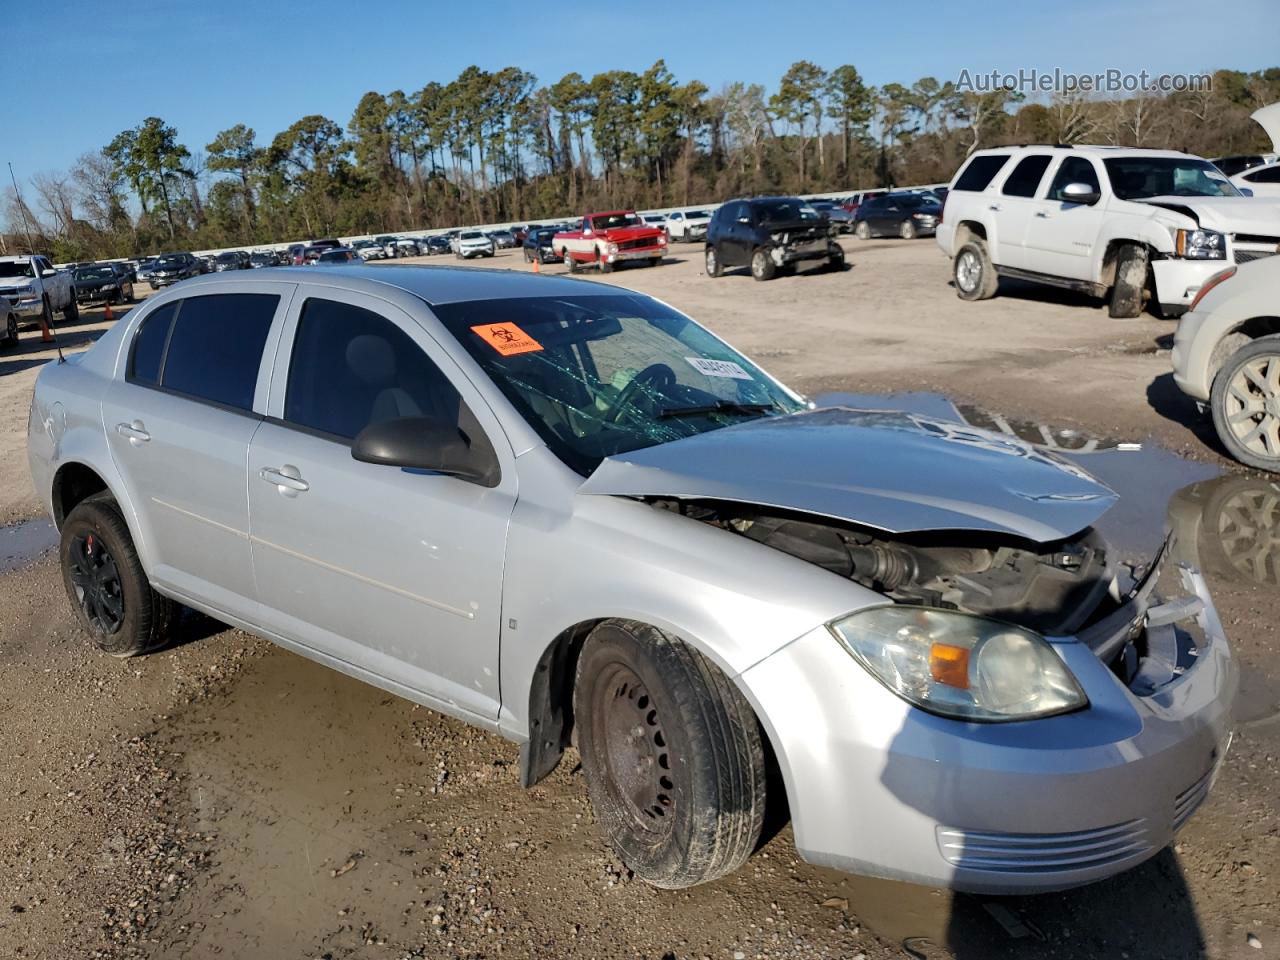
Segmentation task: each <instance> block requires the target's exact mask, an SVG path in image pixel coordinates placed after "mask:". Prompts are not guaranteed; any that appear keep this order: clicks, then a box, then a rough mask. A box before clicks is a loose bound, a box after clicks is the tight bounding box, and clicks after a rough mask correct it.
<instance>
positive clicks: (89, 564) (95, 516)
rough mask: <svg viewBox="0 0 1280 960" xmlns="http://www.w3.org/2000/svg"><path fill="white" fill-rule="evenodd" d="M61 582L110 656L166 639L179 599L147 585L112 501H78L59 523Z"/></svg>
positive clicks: (87, 628) (84, 623)
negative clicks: (60, 524)
mask: <svg viewBox="0 0 1280 960" xmlns="http://www.w3.org/2000/svg"><path fill="white" fill-rule="evenodd" d="M58 557H59V559H60V561H61V564H62V582H63V585H64V586H65V587H66V590H67V597H68V599H69V600H70V601H71V606H72V609H74V610H75V612H76V616H77V619H78V620H79V621H80V626H81V628H82V629H84V630H85V631H86V632H87V633H88V634H89V636H90V637H91V638H92V639H93V642H94V643H95V644H97V646H98V648H99V649H100V650H102V651H103V652H104V653H109V654H111V656H113V657H132V656H137V655H138V654H140V653H146V652H147V651H148V650H154V649H156V648H157V647H161V646H163V645H164V644H165V643H166V642H167V641H168V639H169V630H170V627H171V625H172V623H173V619H174V614H175V612H176V610H177V604H176V603H174V602H173V601H172V600H170V599H169V598H168V597H162V596H161V595H160V594H158V593H156V592H155V590H153V589H152V588H151V582H150V581H149V580H148V579H147V575H146V574H145V573H144V572H143V570H142V562H141V561H140V560H139V559H138V553H137V550H135V549H134V546H133V537H131V536H130V535H129V528H128V527H127V526H126V525H125V522H124V518H123V517H122V516H121V515H120V511H119V508H118V507H117V506H116V504H115V501H113V500H110V499H107V498H92V499H89V500H85V501H84V502H83V503H80V504H79V505H78V506H76V507H75V509H73V510H72V511H71V513H69V514H68V515H67V519H66V520H65V521H64V523H63V525H62V537H61V542H60V544H59V547H58Z"/></svg>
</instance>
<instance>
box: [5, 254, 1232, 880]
mask: <svg viewBox="0 0 1280 960" xmlns="http://www.w3.org/2000/svg"><path fill="white" fill-rule="evenodd" d="M299 273H301V274H302V275H301V276H298V275H296V274H292V273H290V274H289V275H288V276H282V275H279V274H273V273H272V272H270V271H262V272H258V271H254V272H236V273H234V274H225V275H221V276H208V277H203V278H200V279H196V280H192V281H189V282H186V283H183V284H181V285H180V286H178V287H176V288H174V289H172V290H169V291H166V292H165V293H163V294H161V295H159V296H155V297H152V298H150V299H149V300H148V301H147V303H146V304H145V305H144V306H142V307H140V308H138V309H136V310H134V311H131V312H130V313H129V315H128V316H127V317H126V318H125V319H123V320H122V321H120V322H119V323H117V324H116V325H115V326H113V327H112V328H111V329H110V330H108V331H106V332H105V333H104V334H103V336H102V337H101V339H99V340H98V341H97V342H96V343H95V344H94V345H93V346H92V347H91V348H90V349H89V350H88V352H86V353H85V354H84V355H83V356H82V357H80V358H77V359H76V360H75V362H67V363H56V364H52V363H51V364H49V365H47V366H46V367H45V368H44V369H43V370H42V372H41V374H40V377H39V379H38V382H37V384H36V390H35V397H34V406H33V410H32V415H31V418H30V432H29V438H28V448H29V454H30V463H31V469H32V474H33V477H34V480H35V486H36V489H37V490H38V491H39V492H40V494H41V496H42V497H43V498H44V500H45V503H46V505H47V507H48V509H49V511H50V513H51V514H52V516H53V517H54V519H55V521H56V523H57V525H58V528H59V530H60V531H61V545H60V548H59V549H60V559H61V567H62V575H63V580H64V586H65V588H66V592H67V595H68V597H69V599H70V602H71V604H72V605H73V606H74V608H75V610H76V611H77V613H78V616H79V618H80V623H81V625H82V626H83V629H84V631H85V632H86V634H87V635H88V637H90V638H92V640H93V641H95V642H96V644H97V645H98V646H99V647H100V648H102V649H103V650H105V651H106V652H107V653H110V654H113V655H116V656H130V655H136V654H144V653H146V652H147V651H149V650H152V649H155V648H156V647H158V646H160V645H162V644H163V643H164V642H165V641H166V637H167V628H168V625H169V623H170V622H171V620H172V613H173V611H174V608H175V604H185V605H187V606H190V607H194V608H196V609H198V610H201V611H204V612H205V613H207V614H210V615H212V616H214V617H216V618H218V619H221V620H223V621H225V622H227V623H231V624H235V625H237V626H239V627H242V628H244V629H247V630H251V631H253V632H255V633H258V634H260V635H262V636H264V637H267V638H269V639H270V640H273V641H275V642H276V643H278V644H280V645H282V646H284V647H286V648H288V649H290V650H293V651H295V652H296V653H298V654H301V655H302V656H305V657H310V658H313V659H315V660H318V661H320V662H321V663H324V664H327V665H329V666H331V667H332V668H334V669H336V670H339V671H342V672H344V673H348V674H350V675H352V676H355V677H358V678H360V679H362V680H365V681H367V682H369V683H372V684H376V685H378V686H380V687H383V688H385V689H387V690H390V691H393V692H395V693H397V694H399V695H400V696H403V697H407V698H409V699H411V700H414V701H416V702H418V703H421V704H425V705H426V706H428V707H431V708H432V709H435V710H439V711H441V712H444V713H448V714H451V715H453V716H456V717H460V718H462V719H463V720H466V721H467V722H470V723H473V724H475V725H477V726H480V727H483V728H485V729H487V730H493V731H497V732H499V733H501V734H503V735H505V736H507V737H509V738H510V739H511V740H513V741H515V742H516V743H518V744H519V745H520V769H521V775H522V779H523V782H524V783H525V784H526V785H532V784H534V783H537V782H538V781H539V780H540V779H542V778H543V777H545V776H546V775H547V774H548V773H549V772H550V771H551V770H552V769H554V768H555V766H556V765H557V764H558V763H559V762H560V759H561V756H562V754H563V752H564V750H565V748H566V747H567V746H568V744H569V743H570V740H571V738H572V740H573V742H574V743H576V745H577V747H578V749H579V751H580V752H581V756H582V765H583V768H584V771H585V775H586V782H587V787H588V790H589V792H590V795H591V801H592V804H593V806H594V809H595V812H596V816H597V821H598V823H599V826H600V830H601V831H602V833H603V834H604V835H605V837H607V839H608V841H609V842H611V843H612V844H613V846H614V847H615V849H616V850H617V851H618V853H619V855H620V856H621V857H622V859H623V860H624V861H625V862H626V863H627V864H628V866H630V867H631V869H632V870H634V871H635V873H636V874H637V875H638V876H639V877H641V878H643V879H644V880H646V881H648V882H650V883H652V884H655V885H657V886H659V887H684V886H689V885H692V884H696V883H700V882H703V881H707V880H711V879H713V878H716V877H719V876H722V875H724V874H726V873H728V872H730V871H732V870H734V869H736V868H737V867H739V866H740V865H742V864H743V862H744V861H745V860H746V859H747V858H748V857H749V856H750V854H751V852H752V850H753V849H754V848H755V846H756V845H757V843H758V841H759V839H760V836H761V831H762V823H763V819H764V813H765V808H766V804H767V803H768V802H769V799H770V797H769V794H770V792H771V791H773V790H779V791H785V802H786V805H787V808H788V809H789V810H790V813H791V816H792V818H793V821H794V825H795V840H796V845H797V847H798V849H799V852H800V854H801V855H802V856H803V857H804V858H805V859H807V860H810V861H812V862H816V863H822V864H828V865H832V866H835V867H839V868H842V869H845V870H848V871H852V872H855V873H869V874H876V875H881V876H889V877H899V878H903V879H908V880H915V881H921V882H927V883H931V884H937V885H947V886H951V887H954V888H957V889H962V890H975V891H1026V890H1042V889H1054V888H1062V887H1068V886H1071V885H1075V884H1080V883H1085V882H1088V881H1091V880H1096V879H1098V878H1101V877H1105V876H1109V875H1111V874H1114V873H1117V872H1119V871H1122V870H1124V869H1127V868H1128V867H1131V866H1133V865H1135V864H1137V863H1139V862H1141V861H1143V860H1145V859H1147V858H1149V857H1151V856H1152V855H1154V854H1155V853H1156V852H1157V851H1159V850H1160V849H1162V848H1163V847H1164V846H1165V845H1166V844H1168V843H1169V842H1170V840H1171V838H1172V837H1173V835H1174V832H1175V831H1176V830H1177V829H1178V828H1179V827H1181V826H1182V825H1183V824H1184V823H1185V822H1186V820H1187V818H1188V817H1190V816H1191V814H1192V813H1193V812H1194V811H1195V809H1196V808H1197V806H1198V805H1199V804H1200V803H1201V802H1202V801H1203V800H1204V798H1205V796H1206V795H1207V794H1208V792H1209V790H1210V787H1211V785H1212V784H1213V781H1214V777H1215V774H1216V772H1217V770H1218V766H1219V764H1220V762H1221V760H1222V757H1223V754H1224V752H1225V750H1226V747H1227V733H1228V731H1227V724H1228V715H1229V709H1230V705H1231V700H1232V696H1233V693H1234V688H1235V682H1236V671H1235V667H1234V665H1233V661H1232V656H1231V652H1230V649H1229V647H1228V644H1227V641H1226V639H1225V638H1224V636H1223V633H1222V628H1221V625H1220V623H1219V622H1218V618H1217V616H1216V614H1215V613H1214V607H1213V604H1212V601H1211V600H1210V598H1209V596H1208V594H1207V592H1206V590H1205V585H1204V581H1203V579H1202V578H1201V577H1200V575H1199V574H1198V573H1197V572H1196V570H1195V569H1194V568H1192V567H1190V566H1181V565H1177V564H1174V563H1173V562H1169V563H1166V562H1164V555H1163V553H1162V555H1161V556H1157V557H1154V558H1152V562H1151V563H1149V564H1147V565H1145V566H1144V567H1143V568H1142V569H1141V570H1140V571H1138V572H1136V573H1135V572H1134V569H1133V568H1131V567H1128V566H1122V565H1121V564H1119V563H1118V562H1117V558H1116V557H1115V555H1114V554H1113V552H1112V551H1111V550H1110V548H1109V547H1108V546H1107V545H1106V544H1105V543H1104V542H1103V541H1102V540H1101V538H1100V537H1099V536H1098V534H1097V533H1096V532H1094V529H1093V525H1094V522H1095V521H1096V520H1097V519H1098V517H1099V516H1100V515H1101V514H1102V513H1103V512H1104V511H1105V510H1107V508H1108V507H1109V506H1110V505H1111V504H1112V502H1113V500H1114V499H1115V498H1114V495H1113V494H1112V492H1111V491H1110V490H1108V489H1107V488H1106V487H1104V486H1102V485H1101V484H1099V483H1098V482H1096V481H1095V480H1093V479H1092V478H1091V477H1089V476H1088V475H1087V474H1085V473H1084V472H1082V471H1081V470H1079V469H1077V468H1076V467H1073V466H1071V465H1070V464H1068V463H1066V462H1065V461H1062V460H1059V459H1056V458H1055V457H1054V456H1052V455H1050V454H1047V453H1046V452H1044V451H1042V450H1039V449H1036V448H1032V447H1029V446H1027V445H1025V444H1023V443H1022V442H1021V441H1018V440H1015V439H1012V438H1010V437H1008V436H1005V435H1000V434H993V433H986V432H984V431H982V430H979V429H975V428H973V427H971V426H968V425H965V424H959V423H951V422H947V421H944V420H937V419H932V418H927V417H921V416H915V415H910V414H906V413H900V412H894V411H884V410H859V409H847V408H840V407H837V408H830V409H813V408H811V406H810V405H809V404H807V403H806V402H805V401H804V400H803V399H802V398H801V397H799V396H798V395H797V394H796V393H794V392H793V391H792V390H790V389H788V388H787V387H786V386H784V385H783V384H781V383H780V382H778V381H777V380H775V379H774V378H773V377H771V376H770V375H769V374H767V373H766V372H765V371H764V370H762V369H761V368H760V367H759V366H757V365H756V364H755V363H753V362H752V361H751V360H750V359H749V358H747V357H746V356H744V355H743V354H741V353H739V352H738V351H736V350H735V349H733V348H732V347H731V346H729V345H728V344H727V343H725V342H724V341H723V340H721V339H720V338H718V337H717V336H715V335H714V334H712V333H711V332H710V331H708V330H707V329H706V328H704V327H702V326H699V325H698V324H697V323H696V322H695V321H693V320H691V319H690V318H689V317H687V316H685V315H683V314H681V313H680V312H679V311H677V310H675V309H673V308H672V307H670V306H667V305H666V304H663V303H660V302H658V301H656V300H653V299H651V298H649V297H646V296H643V295H640V294H636V293H632V292H630V291H627V290H623V289H618V288H614V287H609V286H605V285H601V284H597V283H591V282H584V281H579V280H574V279H570V278H559V277H549V276H532V275H528V274H518V273H514V272H505V271H478V270H459V269H431V270H424V269H421V268H413V267H408V268H403V267H386V268H381V269H378V268H367V267H345V268H337V269H330V268H326V267H324V266H316V267H314V268H312V269H310V270H307V271H300V272H299ZM773 765H776V767H774V769H775V770H776V772H777V774H778V776H776V777H775V776H771V775H770V773H771V767H773ZM775 784H777V785H778V786H775ZM776 799H783V798H780V797H779V798H776Z"/></svg>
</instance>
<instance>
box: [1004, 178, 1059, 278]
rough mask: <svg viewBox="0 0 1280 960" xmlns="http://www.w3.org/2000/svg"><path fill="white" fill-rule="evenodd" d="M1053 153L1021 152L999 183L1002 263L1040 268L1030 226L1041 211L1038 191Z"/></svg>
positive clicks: (1026, 267) (1024, 267) (1018, 266)
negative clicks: (1031, 243) (1031, 247)
mask: <svg viewBox="0 0 1280 960" xmlns="http://www.w3.org/2000/svg"><path fill="white" fill-rule="evenodd" d="M1052 160H1053V156H1052V154H1049V153H1028V154H1026V155H1019V156H1018V158H1017V161H1018V162H1017V163H1015V164H1014V167H1013V169H1012V170H1011V171H1009V175H1008V176H1007V177H1005V179H1004V182H1003V183H1002V184H1001V185H1000V194H999V197H1000V198H999V200H997V201H996V203H997V205H998V206H999V208H1000V209H999V211H998V214H999V221H1000V265H1001V266H1002V267H1014V268H1017V269H1020V270H1035V269H1037V268H1036V267H1035V266H1033V264H1032V257H1031V255H1030V251H1029V250H1028V248H1027V229H1028V228H1029V227H1030V225H1031V222H1032V220H1033V219H1034V218H1035V217H1036V216H1037V214H1039V206H1040V202H1039V201H1037V200H1036V199H1035V198H1036V193H1037V191H1038V190H1039V189H1040V183H1041V181H1042V180H1043V179H1044V174H1045V171H1046V170H1048V169H1049V164H1050V162H1052Z"/></svg>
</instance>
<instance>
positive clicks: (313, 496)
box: [248, 284, 516, 721]
mask: <svg viewBox="0 0 1280 960" xmlns="http://www.w3.org/2000/svg"><path fill="white" fill-rule="evenodd" d="M423 309H424V310H425V307H424V308H423ZM275 370H276V372H275V374H274V376H273V379H272V386H271V396H270V399H269V401H268V410H269V416H268V418H267V420H266V422H264V423H263V425H262V428H261V429H260V430H259V431H258V433H257V434H255V436H254V439H253V444H252V446H251V448H250V450H249V460H248V463H249V529H250V532H251V536H252V556H253V570H254V574H255V577H256V581H257V591H258V598H259V600H260V602H261V613H260V616H261V617H262V618H263V621H264V625H265V626H267V628H268V629H270V630H271V631H272V632H274V633H276V634H277V635H278V636H280V637H282V638H284V639H286V640H290V641H293V642H295V643H297V644H300V645H302V646H303V647H305V648H307V649H308V650H310V651H313V652H315V653H318V654H321V655H322V658H328V659H329V662H331V663H332V664H333V665H334V666H337V667H338V668H339V669H346V670H348V672H352V673H356V674H357V675H362V676H364V677H366V678H367V679H375V680H376V679H378V678H381V680H382V681H383V682H384V683H385V684H389V685H391V686H392V687H397V686H398V687H399V688H401V689H404V690H408V691H412V692H414V693H416V694H417V695H419V696H426V697H427V698H429V699H431V700H433V701H434V702H435V703H436V704H437V705H438V706H439V708H440V709H442V710H444V711H446V712H450V713H453V714H456V715H462V716H464V717H468V718H480V719H485V720H489V721H492V720H493V719H494V718H496V716H497V711H498V705H499V691H498V640H499V633H500V614H501V609H500V601H501V591H502V567H503V559H504V553H505V549H506V532H507V522H508V519H509V517H510V515H511V511H512V509H513V507H514V505H515V495H516V476H515V470H514V459H513V458H512V455H511V451H510V447H509V445H508V444H507V442H506V439H505V436H504V435H503V434H502V432H501V429H500V427H499V425H498V423H497V421H496V420H495V419H494V418H493V415H492V413H491V412H490V411H489V409H488V407H487V405H486V404H485V403H484V401H483V399H482V398H481V397H480V395H479V394H478V392H477V391H476V390H475V388H474V386H472V385H471V384H470V383H469V382H468V381H467V380H466V379H465V377H464V376H463V375H462V374H461V372H460V371H459V370H458V369H457V367H456V366H455V365H454V363H453V362H452V360H451V359H450V358H449V357H448V355H447V354H446V353H445V352H444V351H443V350H442V348H441V347H440V346H439V344H438V343H436V342H435V341H434V340H433V339H432V338H431V336H430V335H429V334H428V333H427V332H426V331H425V330H424V329H423V327H422V325H421V324H419V323H418V322H417V320H415V319H414V318H413V317H411V316H409V315H408V314H407V313H405V312H404V311H403V310H401V309H400V308H398V307H396V306H394V305H392V304H390V303H388V302H387V301H384V300H381V299H378V298H375V297H371V296H366V295H361V294H355V293H350V292H347V291H342V290H338V289H336V288H332V287H325V286H321V285H319V284H315V285H310V284H308V285H306V286H304V287H303V288H302V289H301V290H300V291H299V294H298V296H297V297H296V298H295V306H294V309H293V311H292V316H291V318H290V320H289V322H288V323H287V324H286V327H285V332H284V334H283V336H282V337H281V341H280V346H279V352H278V356H277V360H276V365H275ZM423 415H431V416H434V417H436V418H438V419H442V420H447V421H448V422H450V423H453V424H457V425H459V428H460V429H463V430H464V431H465V432H466V433H467V434H468V436H473V437H475V436H476V435H477V433H478V434H480V435H482V439H483V438H487V440H488V442H490V443H491V444H492V445H493V446H494V447H495V448H496V450H497V451H498V455H499V460H500V463H501V466H502V470H501V479H500V480H499V481H498V484H497V486H493V487H487V486H482V485H480V484H477V483H473V482H468V481H465V480H462V479H459V478H456V477H451V476H446V475H443V474H436V473H430V472H427V471H422V470H409V469H402V468H399V467H394V466H387V465H380V464H371V463H362V462H359V461H357V460H355V459H353V458H352V456H351V443H352V440H353V438H354V437H355V436H356V435H357V434H359V432H360V431H361V430H362V429H363V428H364V427H365V426H367V425H368V424H370V423H372V422H375V421H382V420H386V419H391V418H394V417H402V416H423ZM474 442H480V441H479V440H476V441H474Z"/></svg>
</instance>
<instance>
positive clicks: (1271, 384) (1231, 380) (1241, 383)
mask: <svg viewBox="0 0 1280 960" xmlns="http://www.w3.org/2000/svg"><path fill="white" fill-rule="evenodd" d="M1209 407H1210V410H1211V412H1212V414H1213V427H1214V429H1215V430H1216V431H1217V433H1218V439H1219V440H1221V441H1222V445H1223V446H1224V447H1226V448H1227V452H1228V453H1230V454H1231V456H1233V457H1235V458H1236V459H1237V460H1239V461H1240V462H1241V463H1243V464H1246V465H1248V466H1250V467H1254V468H1256V469H1258V470H1269V471H1271V472H1272V473H1280V336H1270V337H1262V338H1261V339H1258V340H1254V341H1253V342H1252V343H1247V344H1245V345H1244V346H1243V347H1241V348H1240V349H1239V350H1237V351H1236V352H1235V353H1233V354H1232V355H1231V356H1230V357H1228V358H1227V361H1226V362H1225V363H1224V364H1223V365H1222V367H1221V369H1220V370H1219V371H1218V373H1217V376H1215V377H1214V378H1213V390H1212V392H1211V393H1210V395H1209Z"/></svg>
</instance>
